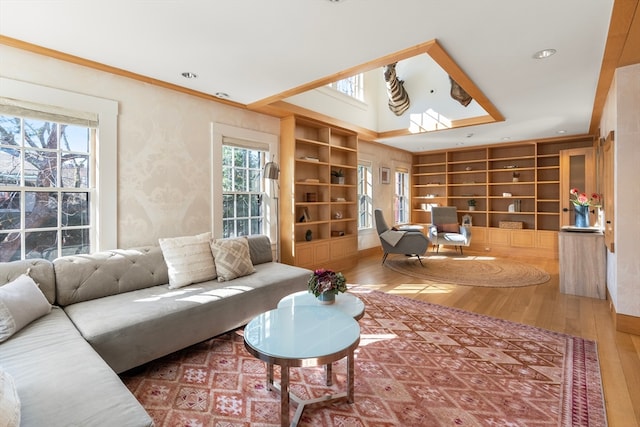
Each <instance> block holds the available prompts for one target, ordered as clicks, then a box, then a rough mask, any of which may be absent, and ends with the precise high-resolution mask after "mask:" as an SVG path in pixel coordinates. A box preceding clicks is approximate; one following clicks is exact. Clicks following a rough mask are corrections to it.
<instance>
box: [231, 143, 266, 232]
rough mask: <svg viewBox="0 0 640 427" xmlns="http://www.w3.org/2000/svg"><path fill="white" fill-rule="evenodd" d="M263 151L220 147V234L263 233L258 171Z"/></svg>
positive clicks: (261, 200)
mask: <svg viewBox="0 0 640 427" xmlns="http://www.w3.org/2000/svg"><path fill="white" fill-rule="evenodd" d="M265 156H266V152H264V151H261V150H258V149H250V148H245V147H237V146H233V145H223V146H222V210H223V212H222V236H223V237H238V236H248V235H252V234H264V223H265V220H264V209H263V208H262V202H263V194H264V185H263V179H262V170H263V167H264V163H265V160H264V159H265Z"/></svg>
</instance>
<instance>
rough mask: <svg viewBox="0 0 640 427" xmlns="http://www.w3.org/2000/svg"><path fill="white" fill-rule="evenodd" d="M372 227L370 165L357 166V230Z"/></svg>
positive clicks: (371, 175)
mask: <svg viewBox="0 0 640 427" xmlns="http://www.w3.org/2000/svg"><path fill="white" fill-rule="evenodd" d="M372 227H373V174H372V173H371V165H370V164H358V229H367V228H372Z"/></svg>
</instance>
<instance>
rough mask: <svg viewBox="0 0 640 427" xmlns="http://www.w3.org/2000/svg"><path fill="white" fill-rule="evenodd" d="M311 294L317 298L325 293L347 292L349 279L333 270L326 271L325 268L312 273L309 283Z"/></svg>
mask: <svg viewBox="0 0 640 427" xmlns="http://www.w3.org/2000/svg"><path fill="white" fill-rule="evenodd" d="M307 285H308V286H309V292H311V293H312V294H313V295H315V296H316V297H317V296H319V295H320V294H323V293H325V292H333V293H335V294H337V293H338V292H345V291H346V290H347V279H345V278H344V276H343V275H342V273H335V272H334V271H332V270H325V269H324V268H321V269H318V270H315V271H314V272H313V273H311V277H309V281H308V282H307Z"/></svg>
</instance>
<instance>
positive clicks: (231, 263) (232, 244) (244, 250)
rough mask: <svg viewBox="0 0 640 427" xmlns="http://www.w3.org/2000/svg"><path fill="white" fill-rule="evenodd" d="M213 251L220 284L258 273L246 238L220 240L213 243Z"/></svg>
mask: <svg viewBox="0 0 640 427" xmlns="http://www.w3.org/2000/svg"><path fill="white" fill-rule="evenodd" d="M211 251H212V252H213V258H214V259H215V263H216V270H217V271H218V281H219V282H224V281H228V280H233V279H235V278H237V277H242V276H246V275H248V274H252V273H254V272H255V271H256V269H255V268H254V267H253V264H252V263H251V255H250V252H249V243H248V241H247V238H246V237H235V238H229V239H218V240H216V241H214V242H212V244H211Z"/></svg>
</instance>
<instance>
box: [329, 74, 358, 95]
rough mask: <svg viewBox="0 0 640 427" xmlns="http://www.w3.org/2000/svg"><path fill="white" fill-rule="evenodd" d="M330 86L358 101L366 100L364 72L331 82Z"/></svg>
mask: <svg viewBox="0 0 640 427" xmlns="http://www.w3.org/2000/svg"><path fill="white" fill-rule="evenodd" d="M328 86H329V87H330V88H333V89H335V90H337V91H338V92H341V93H344V94H345V95H347V96H350V97H352V98H355V99H357V100H358V101H364V74H356V75H355V76H351V77H347V78H346V79H342V80H338V81H337V82H333V83H329V85H328Z"/></svg>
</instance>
